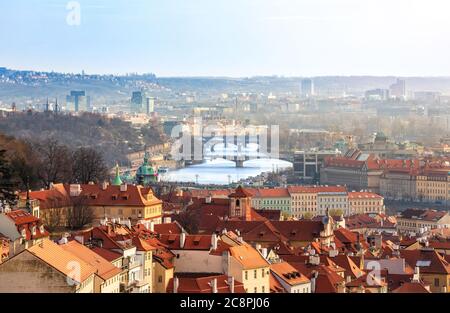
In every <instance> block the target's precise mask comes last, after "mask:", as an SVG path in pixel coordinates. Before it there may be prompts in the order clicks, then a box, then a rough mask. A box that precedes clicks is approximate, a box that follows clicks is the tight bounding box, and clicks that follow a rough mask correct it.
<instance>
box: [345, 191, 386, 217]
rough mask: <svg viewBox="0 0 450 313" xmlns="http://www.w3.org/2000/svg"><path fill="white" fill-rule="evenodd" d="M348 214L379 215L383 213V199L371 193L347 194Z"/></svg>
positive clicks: (353, 192) (354, 192)
mask: <svg viewBox="0 0 450 313" xmlns="http://www.w3.org/2000/svg"><path fill="white" fill-rule="evenodd" d="M348 203H349V211H348V212H349V214H348V215H355V214H380V213H383V214H384V213H385V210H386V208H385V206H384V198H383V197H382V196H380V195H377V194H376V193H373V192H365V191H361V192H356V191H352V192H349V193H348Z"/></svg>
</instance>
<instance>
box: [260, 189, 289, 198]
mask: <svg viewBox="0 0 450 313" xmlns="http://www.w3.org/2000/svg"><path fill="white" fill-rule="evenodd" d="M256 191H257V192H256V194H255V195H254V197H258V198H290V196H291V195H290V194H289V191H288V189H287V188H270V189H269V188H260V189H256Z"/></svg>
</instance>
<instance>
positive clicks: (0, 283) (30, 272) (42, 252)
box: [0, 239, 97, 293]
mask: <svg viewBox="0 0 450 313" xmlns="http://www.w3.org/2000/svg"><path fill="white" fill-rule="evenodd" d="M96 272H97V268H96V267H94V266H92V265H90V264H88V263H86V262H85V261H84V260H82V259H80V258H79V257H77V256H76V255H74V254H72V253H70V252H68V251H66V250H65V249H63V248H62V247H60V246H59V245H58V244H56V243H54V242H52V241H50V240H49V239H43V240H42V241H41V242H40V243H39V244H37V245H34V246H32V247H29V248H27V249H25V250H22V251H21V252H19V253H18V254H16V255H15V256H14V257H12V258H10V259H9V260H7V261H6V262H4V263H2V264H0V292H8V293H10V292H18V293H26V292H34V293H36V292H40V293H46V292H53V293H54V292H58V293H74V292H75V293H93V292H94V291H95V287H94V286H95V285H94V280H95V275H96Z"/></svg>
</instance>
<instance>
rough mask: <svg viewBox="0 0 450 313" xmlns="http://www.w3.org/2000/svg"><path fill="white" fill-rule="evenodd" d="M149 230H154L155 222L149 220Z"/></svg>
mask: <svg viewBox="0 0 450 313" xmlns="http://www.w3.org/2000/svg"><path fill="white" fill-rule="evenodd" d="M149 230H150V231H152V232H153V231H155V222H153V221H151V222H150V225H149Z"/></svg>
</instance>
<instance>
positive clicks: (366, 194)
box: [348, 191, 383, 200]
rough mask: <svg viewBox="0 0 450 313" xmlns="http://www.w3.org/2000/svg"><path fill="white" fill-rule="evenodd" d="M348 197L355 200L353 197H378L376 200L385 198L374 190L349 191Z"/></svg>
mask: <svg viewBox="0 0 450 313" xmlns="http://www.w3.org/2000/svg"><path fill="white" fill-rule="evenodd" d="M348 198H349V199H351V200H353V199H374V200H375V199H376V200H380V199H383V197H382V196H380V195H378V194H376V193H373V192H362V191H361V192H358V191H352V192H349V193H348Z"/></svg>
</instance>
